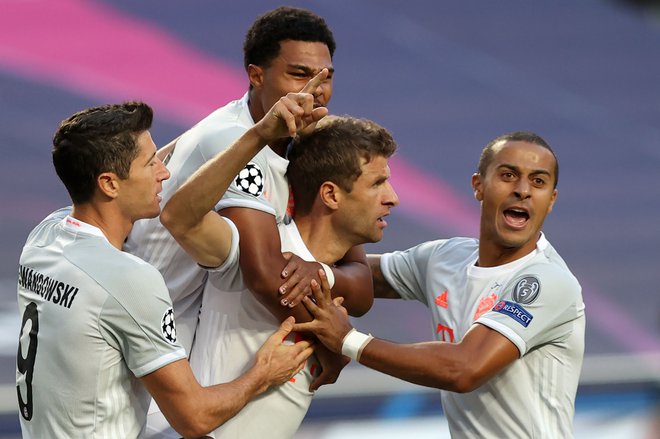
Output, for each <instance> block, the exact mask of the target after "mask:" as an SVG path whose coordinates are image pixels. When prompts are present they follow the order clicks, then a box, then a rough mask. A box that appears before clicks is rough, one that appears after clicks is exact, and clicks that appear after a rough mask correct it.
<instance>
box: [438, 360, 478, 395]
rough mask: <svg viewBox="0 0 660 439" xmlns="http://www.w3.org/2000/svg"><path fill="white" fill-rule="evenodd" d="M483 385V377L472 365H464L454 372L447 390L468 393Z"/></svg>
mask: <svg viewBox="0 0 660 439" xmlns="http://www.w3.org/2000/svg"><path fill="white" fill-rule="evenodd" d="M483 383H484V380H483V377H482V376H481V374H479V372H478V370H477V369H476V368H475V367H474V366H473V365H471V364H467V363H464V364H463V365H462V366H461V367H460V368H459V369H457V370H456V373H455V374H454V377H453V378H452V379H451V381H450V383H449V386H448V387H447V390H450V391H452V392H455V393H470V392H472V391H474V390H476V389H478V388H479V387H481V385H482V384H483Z"/></svg>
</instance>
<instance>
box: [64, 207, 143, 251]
mask: <svg viewBox="0 0 660 439" xmlns="http://www.w3.org/2000/svg"><path fill="white" fill-rule="evenodd" d="M71 216H72V217H73V218H75V219H78V220H80V221H82V222H85V223H87V224H90V225H92V226H94V227H98V228H99V229H100V230H101V232H103V234H104V235H105V237H106V238H107V239H108V241H110V244H112V245H113V246H114V247H116V248H117V249H119V250H122V248H123V246H124V241H125V240H126V237H127V236H128V234H129V233H130V231H131V229H132V228H133V223H132V221H129V220H127V219H126V218H125V217H123V216H122V215H121V214H120V213H119V212H117V211H116V210H115V209H112V208H110V207H109V206H103V205H97V204H94V203H87V204H79V205H74V206H73V210H72V212H71Z"/></svg>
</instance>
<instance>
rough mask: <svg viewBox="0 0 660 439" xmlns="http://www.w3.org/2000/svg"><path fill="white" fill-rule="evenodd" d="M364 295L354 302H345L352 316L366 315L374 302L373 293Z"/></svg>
mask: <svg viewBox="0 0 660 439" xmlns="http://www.w3.org/2000/svg"><path fill="white" fill-rule="evenodd" d="M363 296H364V297H359V298H358V300H355V301H353V303H349V304H344V307H345V308H346V310H347V311H348V315H350V316H351V317H362V316H363V315H365V314H366V313H367V312H368V311H369V310H370V309H371V307H372V306H373V304H374V297H373V296H372V295H371V294H364V295H363Z"/></svg>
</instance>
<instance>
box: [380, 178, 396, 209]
mask: <svg viewBox="0 0 660 439" xmlns="http://www.w3.org/2000/svg"><path fill="white" fill-rule="evenodd" d="M385 184H386V185H387V191H386V192H385V202H384V203H383V204H385V205H386V206H389V207H395V206H398V205H399V196H398V195H397V194H396V191H395V190H394V187H392V185H391V184H390V182H389V181H388V182H387V183H385Z"/></svg>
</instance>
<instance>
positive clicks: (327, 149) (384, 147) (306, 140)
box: [287, 116, 397, 214]
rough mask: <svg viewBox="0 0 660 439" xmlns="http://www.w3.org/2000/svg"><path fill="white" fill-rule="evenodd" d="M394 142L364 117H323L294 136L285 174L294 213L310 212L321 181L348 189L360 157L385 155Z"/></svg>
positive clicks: (393, 148) (359, 169) (368, 158)
mask: <svg viewBox="0 0 660 439" xmlns="http://www.w3.org/2000/svg"><path fill="white" fill-rule="evenodd" d="M396 148H397V145H396V142H395V141H394V139H393V138H392V135H391V134H390V132H389V131H387V130H386V129H385V128H383V127H382V126H380V125H378V124H377V123H375V122H372V121H370V120H367V119H358V118H355V117H350V116H326V117H325V118H323V119H321V121H320V122H319V124H318V125H317V127H316V128H315V129H314V131H312V132H311V133H309V134H305V135H302V136H298V137H297V138H296V139H294V141H293V142H292V145H291V148H290V151H289V156H288V158H289V168H288V171H287V176H288V178H289V182H290V183H291V187H292V191H293V199H294V203H295V208H296V212H299V213H302V214H307V213H309V212H310V211H311V209H312V206H313V204H314V200H315V199H316V195H317V193H318V190H319V188H320V187H321V184H322V183H323V182H325V181H332V182H333V183H335V184H337V185H338V186H339V187H341V188H342V189H343V190H345V191H347V192H350V191H351V190H352V189H353V183H354V182H355V180H357V178H358V177H359V176H360V175H361V174H362V166H361V165H362V163H361V160H360V159H362V158H363V159H366V161H367V163H368V162H369V161H371V159H372V158H373V157H377V156H382V157H387V158H389V157H390V156H392V154H394V152H395V151H396Z"/></svg>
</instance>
